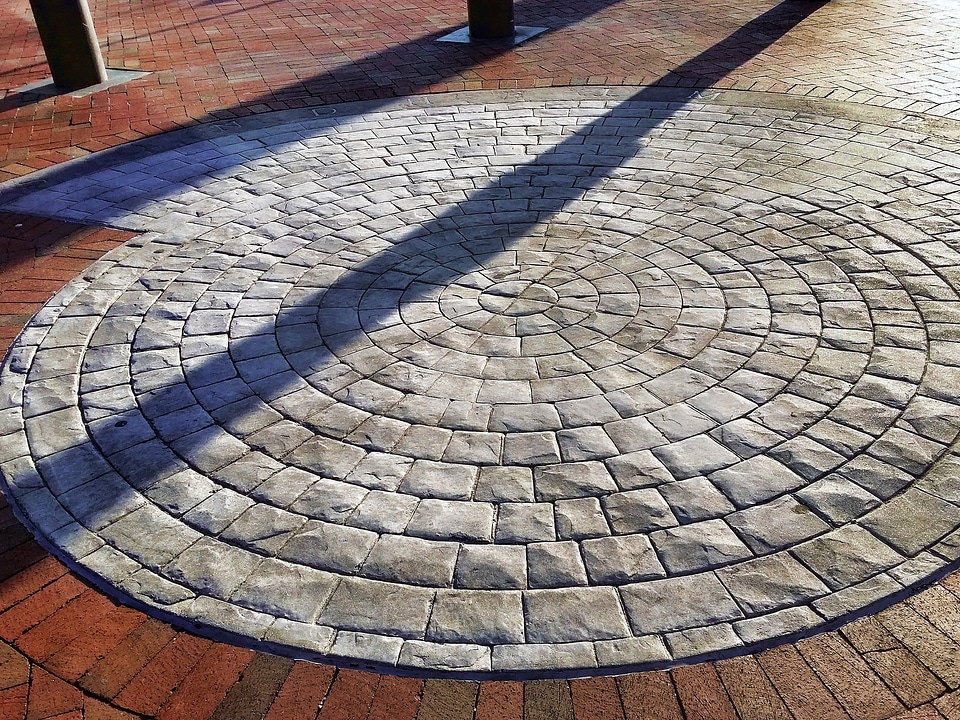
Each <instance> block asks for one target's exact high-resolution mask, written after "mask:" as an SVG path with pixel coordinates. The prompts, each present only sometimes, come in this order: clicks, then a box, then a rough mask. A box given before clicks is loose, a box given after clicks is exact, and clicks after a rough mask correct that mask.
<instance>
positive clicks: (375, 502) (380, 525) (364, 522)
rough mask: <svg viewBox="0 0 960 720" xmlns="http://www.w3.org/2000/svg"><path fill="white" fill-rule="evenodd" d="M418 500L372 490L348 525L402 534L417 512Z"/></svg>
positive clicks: (407, 496) (349, 519)
mask: <svg viewBox="0 0 960 720" xmlns="http://www.w3.org/2000/svg"><path fill="white" fill-rule="evenodd" d="M418 502H419V499H418V498H415V497H413V496H410V495H401V494H399V493H389V492H382V491H380V490H372V491H371V492H369V493H368V494H367V496H366V497H365V498H364V499H363V500H362V501H361V502H360V504H359V505H358V506H357V509H356V510H355V511H354V513H353V514H352V515H351V516H350V517H349V518H347V521H346V524H347V525H352V526H354V527H359V528H364V529H366V530H372V531H374V532H379V533H402V532H403V531H404V529H405V528H406V527H407V523H408V522H409V521H410V518H411V517H412V516H413V512H414V510H416V507H417V503H418Z"/></svg>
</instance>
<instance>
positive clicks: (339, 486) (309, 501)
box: [289, 478, 368, 523]
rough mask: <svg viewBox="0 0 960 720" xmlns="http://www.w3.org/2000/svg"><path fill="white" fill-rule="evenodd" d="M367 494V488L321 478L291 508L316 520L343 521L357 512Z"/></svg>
mask: <svg viewBox="0 0 960 720" xmlns="http://www.w3.org/2000/svg"><path fill="white" fill-rule="evenodd" d="M298 485H299V483H298ZM367 494H368V491H367V490H366V489H365V488H360V487H356V486H354V485H349V484H347V483H342V482H337V481H336V480H327V479H326V478H320V479H319V480H316V481H315V482H314V483H313V484H312V485H311V486H310V487H308V488H307V489H306V490H305V491H303V493H301V494H300V495H299V496H298V497H297V499H296V500H295V501H294V502H293V503H292V504H291V505H290V506H289V510H290V511H291V512H295V513H300V514H302V515H306V516H307V517H310V518H313V519H315V520H325V521H327V522H331V523H343V522H346V521H347V519H348V518H349V517H350V516H352V515H353V514H354V512H356V510H357V507H358V506H359V505H360V503H361V502H363V500H364V498H365V497H366V496H367Z"/></svg>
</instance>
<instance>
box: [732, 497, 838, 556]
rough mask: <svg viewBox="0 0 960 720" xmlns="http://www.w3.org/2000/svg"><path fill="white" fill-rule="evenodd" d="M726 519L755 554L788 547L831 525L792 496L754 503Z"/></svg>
mask: <svg viewBox="0 0 960 720" xmlns="http://www.w3.org/2000/svg"><path fill="white" fill-rule="evenodd" d="M725 519H726V522H727V523H728V524H729V525H730V527H732V528H733V529H734V530H735V531H736V532H737V534H738V535H739V536H740V537H741V538H742V539H743V541H744V542H745V543H746V544H747V546H748V547H749V548H750V549H751V550H753V552H755V553H757V554H764V553H769V552H773V551H776V550H782V549H784V548H788V547H791V546H793V545H796V544H797V543H799V542H801V541H803V540H807V539H808V538H811V537H814V536H816V535H820V534H822V533H824V532H826V531H828V530H829V529H830V526H829V525H827V523H825V522H824V521H823V520H821V519H820V518H819V517H818V516H817V515H815V514H814V513H813V512H811V511H810V509H809V508H808V507H807V506H806V505H804V504H802V503H799V502H797V501H796V500H795V499H794V498H793V497H791V496H786V497H782V498H777V499H776V500H771V501H770V502H768V503H764V504H762V505H755V506H753V507H751V508H747V509H746V510H741V511H739V512H736V513H733V514H732V515H729V516H728V517H727V518H725Z"/></svg>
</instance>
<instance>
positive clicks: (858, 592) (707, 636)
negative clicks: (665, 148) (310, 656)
mask: <svg viewBox="0 0 960 720" xmlns="http://www.w3.org/2000/svg"><path fill="white" fill-rule="evenodd" d="M88 275H89V273H85V274H84V276H85V277H87V276H88ZM82 289H83V285H82V283H80V287H79V290H82ZM79 290H77V292H79ZM66 298H67V295H64V296H63V298H62V301H63V304H64V305H65V304H66V303H67V302H69V300H67V299H66ZM46 309H47V308H45V310H46ZM61 309H62V306H61ZM50 312H52V313H55V312H56V308H55V307H54V306H50ZM42 313H43V311H41V314H42ZM38 317H41V316H38ZM50 317H51V318H52V317H54V315H51V316H50ZM42 322H43V321H42V320H41V321H40V322H39V323H38V324H36V325H34V324H33V323H31V326H28V328H27V329H26V330H25V331H24V332H25V333H26V332H27V331H31V332H33V333H34V335H35V336H36V335H38V334H39V333H40V332H42V331H43V330H44V326H43V325H42ZM20 349H21V350H22V349H23V348H20ZM11 352H12V350H11ZM31 494H32V493H31ZM14 506H15V507H16V504H15V503H14ZM19 515H20V513H18V516H19ZM28 524H30V523H29V522H28ZM58 532H60V533H64V534H66V533H67V532H69V530H68V528H67V526H64V527H63V528H61V529H60V531H58ZM81 535H82V533H81ZM957 535H958V533H956V532H954V533H952V534H951V535H948V536H947V537H946V538H944V539H943V540H941V541H940V542H939V543H937V545H935V546H934V547H935V548H938V549H939V553H941V554H942V557H937V556H932V555H931V556H930V557H929V558H925V559H924V560H925V562H926V570H925V571H924V573H926V572H929V571H930V570H931V569H932V570H933V572H934V573H936V574H940V573H942V572H946V571H948V565H950V564H953V561H952V560H951V561H950V562H948V559H950V558H956V557H957V556H958V555H960V553H958V551H957V542H958V540H957V537H956V536H957ZM81 545H82V543H81ZM96 552H97V551H93V552H92V553H89V554H88V555H84V556H82V557H77V558H75V559H74V562H76V563H78V568H86V567H87V566H86V565H84V564H82V563H81V561H82V560H85V559H87V558H88V557H91V556H92V555H93V554H95V553H96ZM107 554H109V553H106V552H103V553H101V555H107ZM78 556H79V553H78ZM99 558H100V556H98V559H97V560H96V561H94V560H92V559H91V560H90V562H91V563H93V564H94V566H96V565H97V564H99V562H100V559H99ZM923 565H924V562H922V561H920V560H918V558H913V559H910V560H907V561H905V562H904V563H902V564H900V565H898V566H896V567H894V568H892V569H891V570H889V571H887V572H886V573H881V574H880V575H877V576H874V577H873V578H870V579H868V580H865V581H863V582H862V583H860V584H859V585H857V586H853V587H851V588H846V589H844V590H842V591H840V592H838V593H835V594H833V595H831V596H830V597H831V598H833V597H834V596H840V595H844V601H843V602H840V603H838V604H834V605H831V604H829V603H826V602H815V603H814V606H815V607H816V608H817V610H819V611H820V615H822V616H823V617H826V618H831V617H833V618H835V619H834V620H832V621H831V623H834V622H835V623H836V624H838V625H839V624H843V623H845V622H847V621H849V620H851V619H853V618H852V617H849V616H848V614H849V613H856V612H863V611H865V610H866V609H869V608H870V607H872V606H873V605H874V604H876V603H878V602H882V603H883V604H888V603H891V602H894V601H895V599H896V596H894V595H886V594H884V593H886V592H887V591H888V590H893V589H898V590H897V592H898V593H907V594H909V592H910V589H911V588H912V587H914V585H911V584H909V583H906V581H907V580H908V579H910V578H911V577H914V576H915V573H916V571H917V570H919V568H920V567H921V566H923ZM80 572H81V573H82V574H84V575H86V574H87V573H86V572H84V571H83V569H80ZM930 577H931V576H930V575H925V579H919V580H917V579H914V580H913V582H914V583H917V582H919V583H921V584H923V583H926V582H929V580H930ZM113 590H114V591H115V592H119V591H117V590H116V588H113ZM109 591H110V589H108V592H109ZM144 597H146V596H144ZM877 598H882V600H878V599H877ZM209 600H211V601H212V602H213V603H214V604H216V603H222V601H216V600H212V599H209ZM144 604H145V605H146V606H148V607H153V608H155V609H156V610H157V611H158V613H160V614H164V613H165V612H166V611H165V610H164V606H162V605H161V604H159V603H144ZM222 604H223V605H224V606H228V607H235V606H230V604H229V603H222ZM193 605H195V606H196V607H195V608H194V610H193V612H192V614H191V613H185V614H184V615H183V616H181V617H180V618H179V621H180V622H183V621H184V619H187V620H189V619H190V618H191V617H193V618H195V619H197V620H204V619H209V617H210V614H211V610H212V608H213V606H212V605H211V604H210V603H206V602H201V601H194V602H193ZM800 609H802V608H800ZM783 612H786V611H781V613H774V614H772V615H781V614H782V613H783ZM844 613H846V615H845V614H844ZM154 614H157V613H154ZM255 615H256V614H251V617H250V618H249V622H248V621H247V620H244V621H243V622H245V623H248V624H249V625H250V626H251V627H256V626H257V623H256V618H255V617H253V616H255ZM772 615H771V617H772ZM218 617H219V615H218ZM267 617H271V618H272V616H267ZM762 617H767V616H762ZM756 619H758V620H759V619H762V618H756ZM745 622H746V621H741V622H739V623H734V624H732V625H731V624H724V625H717V626H708V627H706V628H702V629H701V630H703V633H702V634H701V637H700V638H699V639H700V640H701V641H704V642H701V643H699V644H697V643H696V642H691V641H695V640H697V638H696V637H693V635H694V634H693V633H691V632H690V631H679V632H677V633H671V634H668V635H667V636H666V640H667V647H668V652H669V654H670V655H671V656H672V658H673V661H674V662H680V661H682V662H689V661H692V660H693V659H694V658H695V659H706V658H708V657H712V656H715V655H716V654H717V653H721V654H723V653H724V652H725V651H724V650H723V649H707V650H706V654H703V653H702V652H701V654H700V655H691V654H690V652H691V651H694V652H695V651H703V650H704V647H705V646H706V647H708V646H709V645H710V644H711V638H713V641H712V642H713V644H715V645H717V647H718V648H719V647H720V645H722V642H721V641H718V640H716V639H717V638H720V637H722V636H723V635H724V634H727V635H728V633H727V631H728V630H729V629H730V628H734V629H735V630H739V629H742V628H744V627H745ZM211 625H212V626H213V627H215V628H218V627H219V629H220V631H222V632H224V633H227V634H228V635H232V633H233V630H231V623H229V622H226V621H223V620H222V618H221V621H220V622H219V624H218V623H217V622H212V623H211ZM799 625H802V623H798V629H797V636H802V635H803V634H804V633H805V631H804V629H802V627H799ZM234 627H235V626H234ZM829 627H830V625H829V624H828V625H819V626H818V627H817V631H820V630H821V629H823V630H826V629H829ZM340 636H343V641H342V642H340V644H339V647H338V645H337V641H334V642H333V643H332V644H331V646H330V649H329V651H328V652H329V653H331V654H330V655H329V656H328V657H334V658H336V657H341V656H338V655H337V654H336V653H337V652H341V651H342V652H343V655H342V657H343V658H349V659H352V660H355V661H361V662H368V663H374V666H379V664H380V663H384V664H385V666H388V667H393V663H391V662H389V660H385V659H384V655H383V654H382V653H383V652H384V647H385V644H384V642H383V641H386V644H390V641H393V644H396V639H393V638H384V637H383V636H377V635H369V634H363V633H343V632H341V633H340ZM340 636H337V637H338V639H339V637H340ZM728 637H729V635H728ZM276 639H279V637H277V638H276ZM787 639H789V637H787V638H784V637H781V638H778V639H777V641H776V642H777V643H779V642H781V641H786V640H787ZM638 640H644V638H639V639H638ZM247 642H249V640H248V641H247ZM261 642H265V643H269V644H271V645H272V644H273V643H275V642H276V640H272V639H271V638H269V637H267V634H264V639H263V640H262V641H261ZM600 642H616V641H600ZM759 642H762V641H759ZM588 644H589V643H568V644H565V645H563V646H560V647H561V648H562V652H561V651H560V650H555V651H553V652H548V653H546V655H548V656H549V657H548V659H547V660H546V661H545V664H550V665H551V668H553V669H556V668H560V667H563V666H564V665H565V664H566V665H569V664H570V663H571V662H574V661H573V660H571V658H574V657H580V658H586V657H587V653H586V652H585V650H586V648H585V646H586V645H588ZM276 645H277V647H279V648H281V649H283V648H289V647H290V645H288V644H287V643H285V642H276ZM374 645H376V646H377V647H376V648H374ZM430 645H434V644H431V643H423V642H422V641H402V645H401V652H400V654H399V655H398V661H397V662H399V657H403V648H404V647H407V646H409V649H408V650H407V653H406V657H407V658H408V659H409V663H410V666H411V667H416V665H417V664H418V662H423V664H425V665H430V662H429V658H431V657H434V656H435V653H436V649H435V648H432V647H427V646H430ZM590 645H593V646H594V647H595V648H596V646H597V644H596V643H593V644H590ZM451 647H452V646H451ZM456 647H457V648H458V651H459V652H460V654H461V656H462V657H464V658H465V659H466V660H469V659H470V657H469V656H470V648H471V647H473V648H481V646H456ZM499 647H503V648H513V647H517V646H499ZM521 647H523V648H525V649H526V652H525V654H524V653H520V652H514V653H513V654H511V651H510V650H503V651H502V652H501V653H500V669H499V670H498V669H497V668H494V667H493V665H494V664H496V663H493V662H492V663H491V671H492V672H511V670H510V667H511V659H512V658H519V657H520V656H521V655H524V656H525V657H526V660H525V661H526V662H527V663H528V664H531V665H532V664H535V662H534V661H535V658H531V657H530V655H531V654H532V655H536V654H537V652H538V651H539V649H538V647H537V646H532V645H527V646H521ZM550 647H551V648H554V649H555V648H556V647H557V646H550ZM531 648H532V649H531ZM753 649H758V648H754V646H753V645H752V644H751V646H750V648H746V647H740V648H734V647H733V646H732V645H731V648H730V650H728V651H727V652H733V653H735V654H739V653H742V652H749V651H752V650H753ZM647 650H648V651H650V652H652V653H653V654H657V650H656V649H653V650H650V648H647ZM620 651H621V654H622V651H623V648H621V649H620ZM431 653H433V655H431ZM284 654H286V653H284ZM595 655H596V656H597V657H599V656H600V653H599V651H597V652H595ZM607 655H609V653H607ZM493 657H496V653H493ZM418 658H420V659H422V661H421V660H418ZM663 662H667V663H669V661H663V660H656V659H654V660H648V661H644V664H641V665H616V666H614V665H603V664H602V663H600V662H599V661H598V665H600V666H601V668H602V669H604V670H606V669H607V668H608V667H609V668H615V669H616V670H623V669H631V668H635V669H649V668H650V667H656V666H662V665H661V663H663ZM473 665H476V663H473ZM477 671H478V670H477V669H476V668H475V667H466V666H465V665H464V666H463V667H462V669H461V670H460V672H462V673H471V672H477ZM610 671H611V672H612V671H614V670H610ZM548 674H549V673H548Z"/></svg>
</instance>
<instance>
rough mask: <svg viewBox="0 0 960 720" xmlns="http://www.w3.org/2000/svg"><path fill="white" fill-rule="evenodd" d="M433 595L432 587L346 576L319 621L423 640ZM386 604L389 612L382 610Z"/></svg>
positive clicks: (341, 626) (345, 627) (324, 623)
mask: <svg viewBox="0 0 960 720" xmlns="http://www.w3.org/2000/svg"><path fill="white" fill-rule="evenodd" d="M435 595H436V590H433V589H428V588H418V587H413V586H410V585H399V584H396V583H388V582H381V581H379V580H367V579H365V578H353V577H347V578H344V579H343V580H342V581H341V582H340V584H339V585H338V586H337V589H336V590H334V592H333V596H332V597H331V598H330V602H329V603H327V607H326V608H325V609H324V610H323V613H322V615H321V616H320V619H319V621H318V622H319V623H320V624H321V625H330V626H332V627H337V628H343V629H344V630H355V631H358V632H365V633H376V634H386V635H390V636H393V637H399V638H404V639H415V640H416V639H422V638H423V636H424V633H425V631H426V628H427V620H428V618H429V616H430V608H431V607H432V606H433V600H434V597H435ZM387 607H388V608H390V609H391V611H390V612H389V613H384V612H383V608H387ZM338 640H339V637H338ZM336 650H337V647H336V643H335V644H334V652H336Z"/></svg>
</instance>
